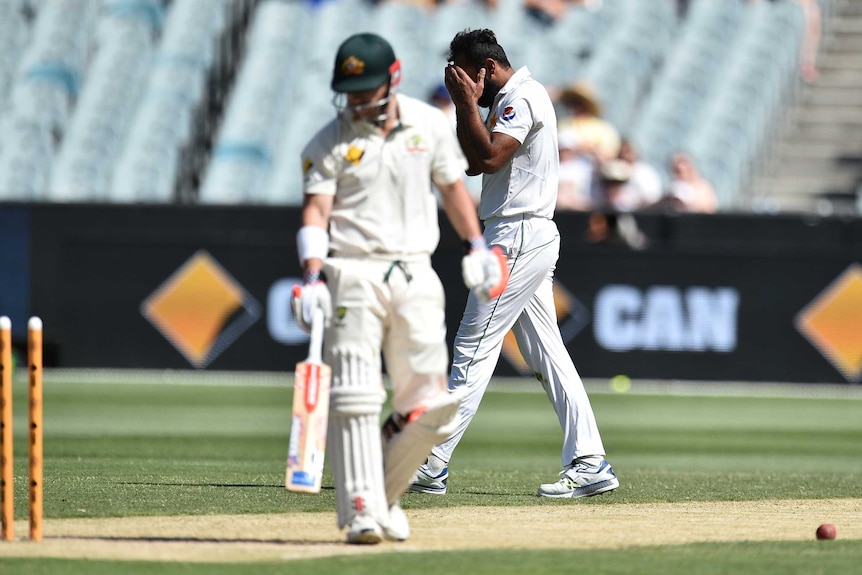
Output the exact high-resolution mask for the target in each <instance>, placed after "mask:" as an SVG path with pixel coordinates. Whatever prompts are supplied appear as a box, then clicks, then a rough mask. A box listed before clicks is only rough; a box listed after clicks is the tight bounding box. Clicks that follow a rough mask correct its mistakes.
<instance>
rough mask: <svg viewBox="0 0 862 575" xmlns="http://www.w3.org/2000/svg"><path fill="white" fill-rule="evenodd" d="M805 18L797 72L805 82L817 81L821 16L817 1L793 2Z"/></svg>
mask: <svg viewBox="0 0 862 575" xmlns="http://www.w3.org/2000/svg"><path fill="white" fill-rule="evenodd" d="M795 1H796V3H797V4H799V6H800V7H801V8H802V13H803V15H804V16H805V36H804V37H803V39H802V48H801V50H800V55H799V70H800V74H801V75H802V79H803V80H805V81H806V82H809V83H811V82H814V81H815V80H817V53H818V52H819V51H820V36H821V34H822V25H823V23H822V15H821V13H820V5H819V4H817V0H795Z"/></svg>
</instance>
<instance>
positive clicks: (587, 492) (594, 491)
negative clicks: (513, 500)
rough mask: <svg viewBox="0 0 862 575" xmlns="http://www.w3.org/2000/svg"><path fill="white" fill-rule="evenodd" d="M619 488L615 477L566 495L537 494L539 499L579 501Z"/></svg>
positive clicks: (579, 488) (574, 490)
mask: <svg viewBox="0 0 862 575" xmlns="http://www.w3.org/2000/svg"><path fill="white" fill-rule="evenodd" d="M619 486H620V481H619V479H617V478H616V477H614V478H613V479H605V480H604V481H597V482H596V483H591V484H590V485H584V486H583V487H578V488H576V489H572V490H571V491H567V492H566V493H542V492H541V491H539V492H537V493H536V495H538V496H539V497H551V498H554V499H578V498H581V497H593V496H594V495H601V494H602V493H608V492H609V491H613V490H614V489H616V488H617V487H619Z"/></svg>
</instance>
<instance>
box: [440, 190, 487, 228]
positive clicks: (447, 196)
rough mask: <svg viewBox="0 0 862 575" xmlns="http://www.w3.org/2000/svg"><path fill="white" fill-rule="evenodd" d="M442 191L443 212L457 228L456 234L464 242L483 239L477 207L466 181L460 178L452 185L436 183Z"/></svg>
mask: <svg viewBox="0 0 862 575" xmlns="http://www.w3.org/2000/svg"><path fill="white" fill-rule="evenodd" d="M435 184H436V185H437V189H439V190H440V197H441V200H442V202H443V211H444V212H446V217H447V218H449V221H450V222H451V223H452V227H453V228H455V232H456V233H457V234H458V237H460V238H461V239H462V240H469V239H471V238H476V237H481V236H482V229H481V228H480V227H479V219H478V218H477V217H476V205H475V204H474V203H473V198H472V197H470V192H469V191H468V190H467V186H465V185H464V181H463V180H462V179H460V178H458V179H457V180H455V181H454V182H452V183H451V184H439V183H437V182H435Z"/></svg>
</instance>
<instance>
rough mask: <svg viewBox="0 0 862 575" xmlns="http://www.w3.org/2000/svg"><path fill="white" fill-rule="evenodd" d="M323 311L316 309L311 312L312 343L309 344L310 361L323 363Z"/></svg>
mask: <svg viewBox="0 0 862 575" xmlns="http://www.w3.org/2000/svg"><path fill="white" fill-rule="evenodd" d="M324 322H325V320H324V317H323V310H322V309H320V308H319V307H315V308H314V310H313V311H312V312H311V341H310V342H309V344H308V361H309V362H312V363H321V362H322V360H323V324H324Z"/></svg>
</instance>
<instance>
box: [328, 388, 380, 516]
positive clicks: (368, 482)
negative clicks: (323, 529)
mask: <svg viewBox="0 0 862 575" xmlns="http://www.w3.org/2000/svg"><path fill="white" fill-rule="evenodd" d="M384 396H385V394H382V393H381V391H380V390H375V389H374V388H364V389H362V388H347V389H344V388H341V389H338V390H335V389H333V391H332V395H331V397H330V403H329V408H330V410H329V430H328V432H327V433H328V434H329V435H328V438H327V439H328V442H329V453H330V459H329V462H330V467H331V468H332V475H333V480H334V482H335V504H336V510H337V514H338V527H339V528H343V527H344V526H345V525H347V524H348V523H349V522H350V521H352V520H353V518H354V517H356V516H357V515H367V516H370V517H372V518H374V520H376V521H377V523H378V524H379V525H381V526H385V525H387V524H388V522H389V505H388V504H387V503H386V494H385V491H384V483H383V455H382V446H381V441H380V412H381V409H382V404H383V398H384Z"/></svg>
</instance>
